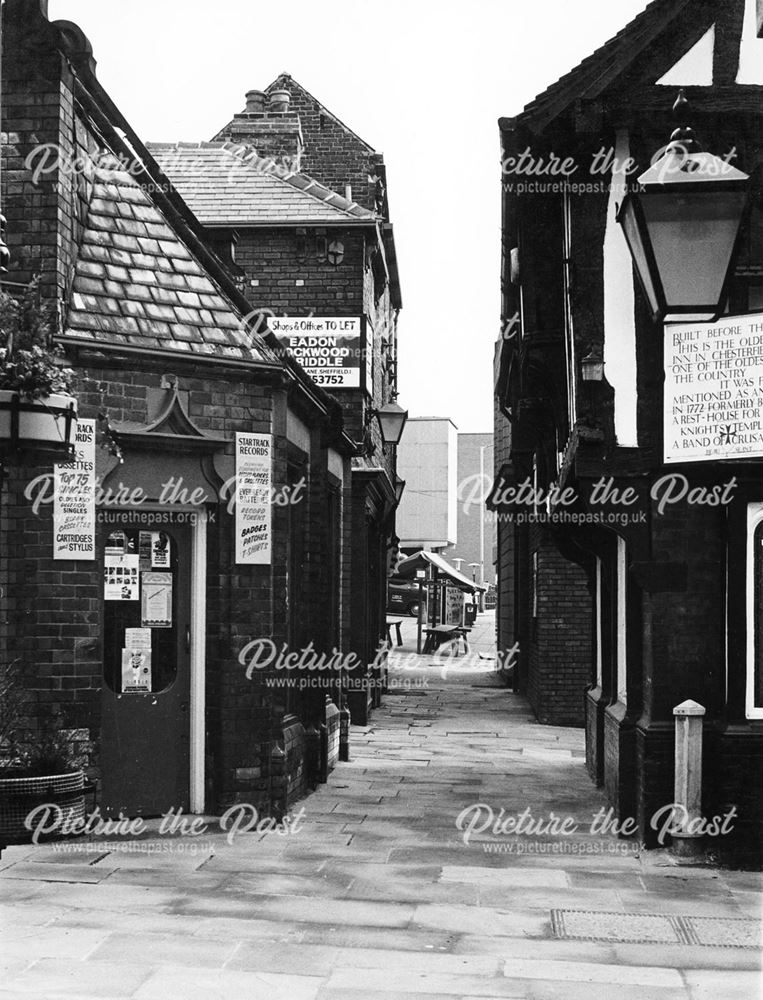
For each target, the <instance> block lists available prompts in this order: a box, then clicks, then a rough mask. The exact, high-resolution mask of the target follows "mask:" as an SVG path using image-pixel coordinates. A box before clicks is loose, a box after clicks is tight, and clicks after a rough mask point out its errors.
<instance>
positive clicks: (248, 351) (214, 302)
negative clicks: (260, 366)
mask: <svg viewBox="0 0 763 1000" xmlns="http://www.w3.org/2000/svg"><path fill="white" fill-rule="evenodd" d="M64 338H66V339H72V340H75V339H76V340H87V341H92V342H93V343H94V344H111V345H120V346H131V347H138V348H143V349H145V350H155V351H165V352H166V351H168V350H171V351H176V352H178V353H183V354H188V355H192V354H198V355H204V356H207V357H209V356H217V357H220V358H232V359H239V360H244V361H253V362H264V363H268V364H279V362H278V359H277V358H276V356H275V354H274V353H273V352H272V351H271V349H270V348H269V347H267V345H266V344H265V343H264V342H263V341H262V339H261V338H260V337H258V336H256V335H252V334H250V333H249V332H247V331H246V329H245V325H244V323H243V321H242V318H241V316H240V315H239V314H238V312H237V311H236V309H235V308H234V307H233V306H232V305H231V303H230V301H229V300H228V299H227V298H226V296H225V295H224V294H223V292H221V291H220V289H219V288H218V287H217V286H216V285H215V284H214V282H213V281H212V280H211V279H210V277H209V275H208V273H207V272H206V271H205V270H204V268H203V267H202V266H201V264H200V263H199V262H198V261H197V260H196V258H195V257H194V256H193V254H192V253H191V252H190V250H189V249H188V247H187V246H186V245H185V244H184V243H183V242H182V240H181V239H180V237H179V236H178V235H177V233H176V232H175V230H174V229H173V228H172V227H171V226H170V225H169V224H168V222H167V220H166V218H165V216H164V215H163V214H162V212H161V211H160V210H159V208H158V207H157V206H156V205H155V204H154V203H153V201H152V200H151V197H150V196H149V194H148V193H147V192H146V191H145V190H144V189H143V188H142V187H141V186H140V185H139V184H138V183H137V181H136V180H135V178H134V177H133V176H131V174H130V173H129V172H128V171H127V170H125V169H124V166H122V165H120V164H119V161H117V160H116V159H111V158H108V159H107V158H103V159H102V160H101V162H100V164H99V166H98V167H97V168H96V170H95V176H94V179H93V190H92V196H91V199H90V203H89V205H88V209H87V215H86V218H85V224H84V229H83V234H82V239H81V242H80V246H79V256H78V259H77V263H76V267H75V273H74V281H73V285H72V292H71V296H70V302H69V314H68V317H67V321H66V324H65V330H64Z"/></svg>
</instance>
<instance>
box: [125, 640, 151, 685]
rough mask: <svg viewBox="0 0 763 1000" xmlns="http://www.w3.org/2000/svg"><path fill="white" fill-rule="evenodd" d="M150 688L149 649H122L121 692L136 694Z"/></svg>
mask: <svg viewBox="0 0 763 1000" xmlns="http://www.w3.org/2000/svg"><path fill="white" fill-rule="evenodd" d="M150 690H151V650H146V649H141V648H140V647H134V648H132V649H130V648H127V649H123V650H122V692H123V693H124V694H138V693H140V692H141V691H150Z"/></svg>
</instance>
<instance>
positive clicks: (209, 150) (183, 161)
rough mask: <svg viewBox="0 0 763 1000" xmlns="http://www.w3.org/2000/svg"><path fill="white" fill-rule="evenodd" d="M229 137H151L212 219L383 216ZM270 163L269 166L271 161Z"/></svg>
mask: <svg viewBox="0 0 763 1000" xmlns="http://www.w3.org/2000/svg"><path fill="white" fill-rule="evenodd" d="M236 148H237V149H238V150H241V151H242V152H241V153H237V152H234V149H233V148H232V147H231V144H229V143H223V142H206V143H177V144H171V143H149V144H148V149H149V150H150V152H151V154H152V155H153V157H154V159H155V160H156V161H157V163H158V164H159V166H160V167H161V168H162V170H163V171H164V173H165V174H166V175H167V176H168V177H169V178H170V180H171V181H172V183H173V184H174V186H175V187H176V188H177V190H178V191H179V193H180V194H181V195H182V197H183V199H184V200H185V202H186V203H187V204H188V205H189V206H190V207H191V209H192V210H193V212H194V214H195V215H196V216H197V218H199V219H200V220H201V222H203V223H205V224H207V225H215V224H216V225H221V224H224V223H231V222H240V223H245V222H247V223H278V222H291V223H293V222H303V223H315V224H320V223H322V222H323V223H331V222H333V223H341V222H344V223H347V222H348V221H359V222H364V221H368V222H373V221H375V220H376V218H377V216H376V215H374V213H373V212H370V211H369V210H368V209H366V208H362V207H361V206H360V205H358V204H356V203H355V202H351V201H348V200H347V199H346V198H344V197H342V195H340V194H337V193H336V192H335V191H332V190H331V189H330V188H327V187H325V186H324V185H323V184H319V183H318V182H317V181H314V180H313V179H312V178H311V177H308V176H307V175H305V174H296V173H291V172H287V171H279V172H275V171H274V169H273V161H272V160H267V159H265V158H261V157H258V156H257V155H256V153H255V151H254V150H252V149H251V148H248V149H247V148H246V147H242V146H238V147H236ZM268 164H269V166H268Z"/></svg>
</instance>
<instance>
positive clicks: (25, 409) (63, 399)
mask: <svg viewBox="0 0 763 1000" xmlns="http://www.w3.org/2000/svg"><path fill="white" fill-rule="evenodd" d="M76 429H77V400H76V399H75V398H74V396H65V395H59V394H55V395H51V396H45V397H43V398H42V399H28V398H27V397H25V396H22V395H21V394H20V393H18V392H12V391H11V390H10V389H0V450H9V449H13V450H18V449H28V450H30V451H45V452H55V453H57V454H59V455H60V456H61V457H65V456H66V455H67V454H68V453H69V452H70V451H71V448H72V444H73V442H74V435H75V432H76Z"/></svg>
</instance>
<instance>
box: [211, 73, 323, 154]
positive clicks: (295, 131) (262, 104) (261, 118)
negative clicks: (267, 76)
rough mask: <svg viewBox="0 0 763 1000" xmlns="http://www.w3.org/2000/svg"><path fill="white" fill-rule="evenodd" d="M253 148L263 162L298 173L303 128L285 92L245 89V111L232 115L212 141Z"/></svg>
mask: <svg viewBox="0 0 763 1000" xmlns="http://www.w3.org/2000/svg"><path fill="white" fill-rule="evenodd" d="M224 139H225V140H228V141H231V142H234V143H244V144H246V145H248V146H254V148H255V149H256V151H257V155H258V156H260V157H262V158H263V159H269V158H272V159H274V160H275V161H276V162H279V163H281V165H282V166H283V167H284V168H285V169H288V170H294V171H298V170H299V163H300V158H301V156H302V147H303V141H302V129H301V127H300V123H299V114H297V112H296V111H292V110H291V94H290V93H289V91H288V90H271V91H270V92H269V93H268V92H267V91H264V90H248V91H247V92H246V110H245V111H244V112H242V113H239V114H237V115H234V116H233V120H232V121H231V122H229V123H228V124H227V125H226V126H225V128H224V129H223V130H222V131H221V132H219V133H218V134H217V135H216V136H215V141H216V142H219V141H221V140H224Z"/></svg>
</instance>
